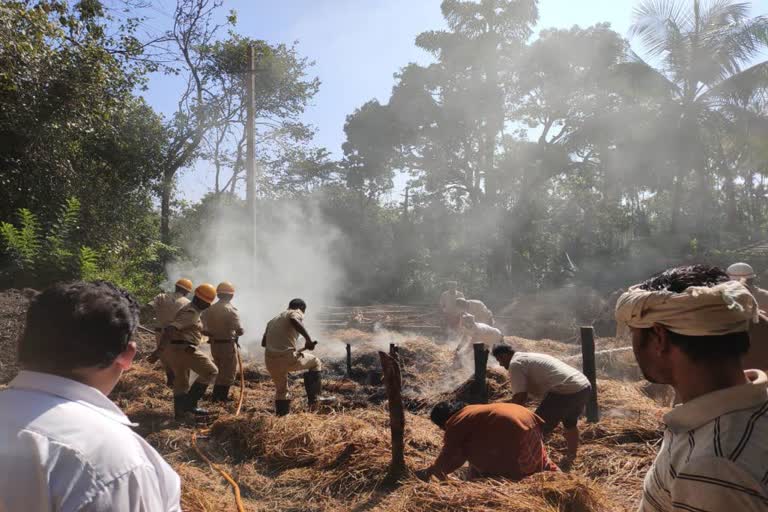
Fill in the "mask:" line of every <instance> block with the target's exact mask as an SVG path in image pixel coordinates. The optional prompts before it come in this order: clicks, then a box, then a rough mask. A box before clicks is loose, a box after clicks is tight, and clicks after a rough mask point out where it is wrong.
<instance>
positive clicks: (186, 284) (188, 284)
mask: <svg viewBox="0 0 768 512" xmlns="http://www.w3.org/2000/svg"><path fill="white" fill-rule="evenodd" d="M176 287H178V288H182V289H184V290H187V291H188V292H191V291H192V281H190V280H189V279H187V278H185V277H182V278H181V279H179V280H178V281H176Z"/></svg>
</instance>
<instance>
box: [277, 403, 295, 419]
mask: <svg viewBox="0 0 768 512" xmlns="http://www.w3.org/2000/svg"><path fill="white" fill-rule="evenodd" d="M289 412H291V401H290V400H275V415H276V416H285V415H287V414H288V413H289Z"/></svg>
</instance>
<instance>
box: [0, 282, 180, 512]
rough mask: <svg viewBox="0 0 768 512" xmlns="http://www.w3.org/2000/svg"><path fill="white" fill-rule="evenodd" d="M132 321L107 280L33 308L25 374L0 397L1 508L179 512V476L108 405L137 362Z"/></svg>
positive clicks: (23, 349)
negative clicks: (127, 373) (134, 361)
mask: <svg viewBox="0 0 768 512" xmlns="http://www.w3.org/2000/svg"><path fill="white" fill-rule="evenodd" d="M138 314H139V307H138V304H137V303H136V301H135V300H133V298H132V297H131V296H130V295H128V293H126V292H124V291H123V290H120V289H118V288H116V287H115V286H113V285H111V284H109V283H104V282H98V283H84V282H75V283H69V284H58V285H56V286H53V287H52V288H49V289H47V290H45V291H44V292H43V293H41V294H40V295H38V296H37V297H36V298H35V299H34V300H33V301H32V302H31V304H30V306H29V310H28V312H27V323H26V328H25V331H24V334H23V335H22V337H21V339H20V340H19V353H18V358H19V363H20V365H21V367H22V371H21V372H20V373H19V374H18V375H17V376H16V378H14V379H13V380H12V381H11V383H10V384H9V387H8V388H7V389H5V390H3V391H0V510H2V511H14V512H15V511H43V510H45V511H55V512H69V511H73V512H74V511H91V512H107V511H118V510H119V511H121V512H122V511H128V512H134V511H135V512H145V511H150V510H151V511H179V510H181V508H180V504H179V501H180V495H181V488H180V480H179V477H178V475H177V474H176V473H175V472H174V471H173V469H171V467H170V466H169V465H168V464H167V463H166V462H165V461H164V460H163V459H162V457H161V456H160V455H159V454H158V453H157V452H156V451H155V450H154V449H153V448H152V447H151V446H150V445H149V444H148V443H147V442H146V441H144V439H142V438H141V437H140V436H139V435H138V434H136V433H135V432H133V431H132V430H131V427H132V426H135V425H134V424H132V423H131V422H130V420H128V418H127V417H126V416H125V415H124V414H123V413H122V412H121V411H120V409H119V408H118V407H117V406H116V405H115V404H114V403H112V401H110V400H109V398H107V395H108V394H109V393H110V392H111V391H112V389H113V388H114V387H115V385H116V384H117V382H118V380H119V379H120V377H121V375H122V373H123V372H124V371H125V370H127V369H128V368H130V366H131V363H132V361H133V358H134V356H135V355H136V344H135V343H134V342H132V341H131V336H132V334H133V331H134V329H135V328H136V326H137V325H138V320H139V318H138Z"/></svg>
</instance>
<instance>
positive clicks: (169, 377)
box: [165, 368, 176, 388]
mask: <svg viewBox="0 0 768 512" xmlns="http://www.w3.org/2000/svg"><path fill="white" fill-rule="evenodd" d="M174 380H176V376H175V375H174V374H173V370H171V369H170V368H166V369H165V385H166V386H168V387H169V388H172V387H173V381H174Z"/></svg>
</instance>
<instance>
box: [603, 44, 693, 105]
mask: <svg viewBox="0 0 768 512" xmlns="http://www.w3.org/2000/svg"><path fill="white" fill-rule="evenodd" d="M613 69H614V75H615V77H616V78H617V79H618V81H619V82H620V83H622V84H623V85H624V86H625V87H626V88H629V89H631V90H633V91H635V92H642V93H644V94H647V95H649V96H653V97H667V98H672V97H676V96H679V95H680V94H681V91H680V88H679V87H678V86H677V85H676V84H675V83H674V82H673V81H672V80H670V79H669V78H668V77H667V76H665V75H664V73H662V72H661V71H659V70H657V69H656V68H654V67H653V66H651V65H650V64H648V63H647V62H646V61H645V60H643V58H642V57H640V56H639V55H638V54H637V53H635V52H633V51H631V50H630V52H629V55H628V56H627V60H626V61H625V62H622V63H619V64H617V65H616V66H614V68H613Z"/></svg>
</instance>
